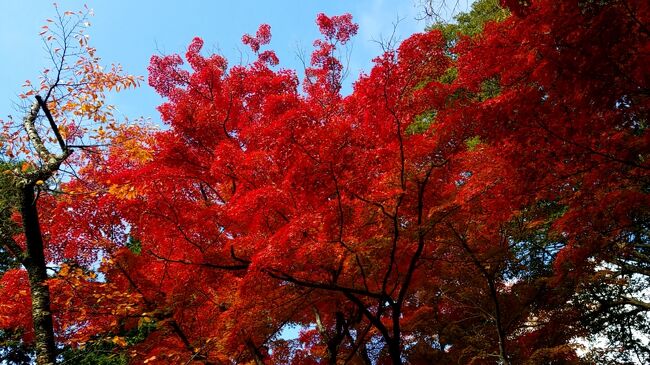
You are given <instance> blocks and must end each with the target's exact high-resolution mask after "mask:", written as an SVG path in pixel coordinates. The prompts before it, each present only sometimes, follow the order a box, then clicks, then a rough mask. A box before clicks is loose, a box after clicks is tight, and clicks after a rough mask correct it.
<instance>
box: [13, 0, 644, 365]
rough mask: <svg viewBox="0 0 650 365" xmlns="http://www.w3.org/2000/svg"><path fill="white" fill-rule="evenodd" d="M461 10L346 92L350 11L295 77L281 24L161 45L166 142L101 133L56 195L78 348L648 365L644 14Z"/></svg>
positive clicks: (55, 236)
mask: <svg viewBox="0 0 650 365" xmlns="http://www.w3.org/2000/svg"><path fill="white" fill-rule="evenodd" d="M457 20H458V21H457V23H455V24H434V25H433V26H431V27H430V29H428V30H427V31H425V32H423V33H419V34H415V35H413V36H411V37H409V38H408V39H406V40H404V41H403V42H402V43H401V44H399V46H398V47H397V48H395V49H391V48H388V49H386V50H385V52H384V53H383V54H382V55H380V56H379V57H377V58H376V59H375V60H374V67H373V68H372V69H371V70H370V71H369V72H368V73H367V74H363V75H361V76H360V77H359V78H358V80H356V81H355V83H354V87H353V91H352V93H351V94H350V95H342V93H341V79H342V76H343V75H344V74H345V69H344V65H343V63H342V62H341V60H339V59H338V58H337V57H336V55H337V54H338V52H337V51H338V50H339V49H341V48H342V47H346V44H347V43H348V42H349V41H350V39H351V38H352V37H353V36H354V35H355V34H356V32H357V30H358V26H357V25H356V24H355V23H354V21H353V19H352V17H351V16H350V15H349V14H344V15H338V16H328V15H325V14H319V15H318V16H317V17H316V24H317V26H318V28H319V30H320V32H321V34H322V36H321V38H320V39H318V40H316V41H315V42H314V51H313V53H312V55H311V58H310V59H309V60H308V64H307V65H306V66H305V70H304V71H305V72H304V74H305V77H304V79H302V80H300V79H299V76H298V73H297V72H296V71H294V70H288V69H284V68H282V67H281V66H280V65H281V63H280V60H279V59H278V57H277V56H276V54H275V53H274V52H273V51H272V50H270V49H268V46H269V44H270V42H271V28H270V26H269V25H266V24H263V25H261V26H260V27H259V29H258V30H257V31H256V32H255V34H246V35H244V36H243V38H242V42H243V43H244V44H245V45H247V46H249V47H250V49H251V52H253V53H254V54H255V60H254V61H253V62H251V63H250V64H246V65H237V64H235V65H229V64H228V61H227V60H226V59H225V58H223V57H222V56H220V55H218V54H212V55H206V54H204V53H202V47H203V41H202V40H201V39H200V38H195V39H194V40H192V42H191V43H190V45H189V46H188V49H187V51H186V53H185V54H184V55H176V54H172V55H166V56H153V57H152V58H151V61H150V66H149V78H148V82H149V85H151V86H152V87H153V88H154V89H155V90H156V91H157V92H158V93H159V94H160V95H161V96H162V97H163V98H165V102H164V103H163V104H162V105H160V107H159V108H158V110H159V112H160V115H161V118H162V120H163V121H164V123H166V128H164V129H162V130H153V129H147V128H145V127H143V126H137V125H132V126H122V127H119V128H115V129H113V130H112V132H111V133H107V134H106V135H104V134H103V133H104V132H102V131H95V132H94V133H95V134H96V135H98V136H99V137H98V138H102V140H104V141H106V142H107V143H106V145H107V146H106V147H97V148H94V149H92V153H90V154H87V155H86V156H87V157H84V158H83V159H80V160H79V161H78V163H77V165H76V167H77V173H76V174H75V176H74V177H73V178H70V179H68V180H67V181H65V182H59V183H57V184H56V187H57V189H53V190H56V191H47V190H46V189H42V194H41V195H40V197H39V198H38V200H37V205H38V209H39V212H40V216H41V230H42V236H43V237H44V244H45V247H44V254H45V259H46V262H48V263H55V264H56V265H57V272H56V274H55V275H51V276H50V277H49V279H48V280H47V283H48V284H47V285H48V287H49V291H50V293H51V296H52V313H53V320H54V325H53V328H54V334H55V336H56V342H57V344H59V345H60V346H59V347H64V346H65V351H63V352H62V353H61V354H60V355H59V358H60V359H66V360H67V361H71V362H74V361H79V363H82V361H87V362H89V363H117V364H122V363H147V364H167V363H174V364H176V363H181V364H183V363H185V364H232V363H251V364H256V365H260V364H343V363H351V364H367V365H369V364H459V363H460V364H592V363H608V364H609V363H611V364H630V363H635V362H637V363H644V362H647V361H650V352H649V351H648V342H647V341H648V329H649V326H650V298H649V297H648V293H647V288H648V284H650V251H649V250H650V243H649V241H648V237H649V235H648V230H649V226H650V196H649V193H650V174H649V173H648V170H649V169H650V165H649V164H648V158H649V157H650V156H649V154H650V143H649V142H650V140H649V133H648V130H647V123H648V112H649V107H650V72H649V70H648V67H647V65H648V63H649V62H650V31H649V29H650V28H649V25H648V24H649V21H650V4H649V3H648V2H646V1H641V0H638V1H637V0H609V1H578V0H572V1H552V0H533V1H502V2H501V3H497V2H496V1H492V0H480V1H477V2H476V3H475V4H474V6H473V10H472V11H470V12H469V13H467V14H462V15H460V16H458V17H457ZM126 80H128V81H127V85H125V86H131V84H132V83H133V84H134V83H135V81H134V79H132V78H127V79H126ZM110 85H112V86H114V85H113V84H110V83H109V87H112V86H110ZM79 105H86V104H83V103H79V104H75V105H73V106H71V107H70V108H71V109H70V110H75V109H74V108H75V107H79ZM57 107H61V106H60V105H54V106H52V107H51V109H53V110H54V109H56V108H57ZM81 108H83V106H81ZM9 171H10V173H11V171H14V170H9ZM23 172H24V171H23ZM18 174H19V171H18V170H16V172H15V173H14V175H16V176H18ZM14 175H11V176H14ZM8 176H9V175H8ZM47 178H49V176H47ZM44 180H47V179H44ZM41 184H43V182H42V181H41ZM41 184H38V185H36V182H34V183H33V185H31V187H32V189H38V186H40V185H41ZM33 191H34V190H32V194H33ZM0 193H2V195H0V208H2V209H3V210H2V214H3V215H2V216H0V218H2V219H3V222H5V221H9V220H11V219H12V218H11V217H12V215H11V214H10V213H9V212H10V209H11V206H15V205H16V203H15V202H12V200H11V199H13V198H12V197H11V196H10V195H5V193H4V191H0ZM5 206H7V207H9V208H6V209H5ZM7 209H9V210H7ZM5 216H6V217H5ZM12 227H13V228H12V229H14V231H12V232H11V234H9V235H5V236H6V237H16V238H15V240H17V241H18V242H19V244H22V241H20V239H21V238H20V237H22V236H21V234H22V233H21V229H22V231H23V232H24V231H26V230H27V228H26V227H25V225H24V224H22V225H21V223H20V222H15V223H14V224H13V225H12ZM5 236H3V239H6V237H5ZM10 248H11V247H10ZM0 254H2V255H4V254H5V251H0ZM23 266H25V265H23ZM5 270H6V271H5V273H4V275H3V276H2V279H1V281H0V328H3V329H5V330H6V331H18V333H24V334H25V336H24V339H25V341H28V342H29V341H30V338H29V336H28V334H29V333H31V330H30V328H31V326H32V319H31V317H30V310H29V308H28V306H29V303H30V301H31V299H30V287H29V281H28V280H27V278H28V276H27V273H26V272H25V270H24V269H23V268H19V267H18V266H17V265H15V264H10V265H9V266H7V267H6V268H5ZM32 290H33V289H32ZM31 297H33V294H32V296H31ZM16 313H20V315H16ZM287 328H294V329H296V328H297V329H298V330H299V335H298V337H297V338H295V339H294V338H289V337H288V336H287V335H286V329H287ZM21 331H22V332H21ZM581 343H587V346H586V347H584V348H583V347H582V345H581ZM596 344H602V346H601V347H598V346H596ZM613 349H615V351H613ZM0 354H1V353H0ZM74 359H77V360H74ZM80 359H83V360H80ZM100 361H101V362H100Z"/></svg>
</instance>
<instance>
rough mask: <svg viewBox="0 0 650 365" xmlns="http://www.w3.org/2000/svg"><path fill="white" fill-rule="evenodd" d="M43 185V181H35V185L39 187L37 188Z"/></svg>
mask: <svg viewBox="0 0 650 365" xmlns="http://www.w3.org/2000/svg"><path fill="white" fill-rule="evenodd" d="M44 183H45V182H44V181H43V180H38V181H36V185H39V186H40V185H43V184H44Z"/></svg>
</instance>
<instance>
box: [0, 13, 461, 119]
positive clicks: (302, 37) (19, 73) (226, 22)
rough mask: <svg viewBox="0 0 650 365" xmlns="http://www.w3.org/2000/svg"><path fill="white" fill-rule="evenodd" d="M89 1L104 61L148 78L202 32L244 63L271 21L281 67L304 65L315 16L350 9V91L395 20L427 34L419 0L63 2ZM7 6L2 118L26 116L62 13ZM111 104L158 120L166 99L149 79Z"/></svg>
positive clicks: (208, 48) (0, 65) (209, 44)
mask: <svg viewBox="0 0 650 365" xmlns="http://www.w3.org/2000/svg"><path fill="white" fill-rule="evenodd" d="M461 2H463V1H461ZM84 4H86V5H88V7H90V8H92V9H93V10H94V13H95V15H94V16H93V17H92V18H91V19H90V21H91V23H92V26H91V28H90V29H89V30H88V33H89V34H90V36H91V44H92V45H93V46H94V47H96V48H97V50H98V55H99V56H100V57H102V59H103V61H104V63H120V64H122V66H123V67H124V69H125V71H126V72H128V73H131V74H136V75H142V76H145V78H146V73H147V71H146V68H147V65H148V63H149V58H150V57H151V55H153V54H160V53H163V54H170V53H184V50H185V48H186V47H187V45H188V44H189V42H190V41H191V39H192V38H193V37H195V36H199V37H201V38H203V40H204V41H205V46H204V52H206V53H210V52H212V51H216V52H219V53H221V54H223V55H224V56H226V57H227V58H228V60H229V62H230V64H235V63H239V62H240V59H241V57H242V52H243V57H244V61H245V59H246V50H247V47H245V46H243V45H242V44H241V36H242V35H243V34H244V33H251V34H253V33H254V32H255V31H256V30H257V27H258V25H259V24H261V23H267V24H270V25H271V30H272V33H273V40H272V41H271V44H270V48H272V49H274V50H275V51H276V53H277V54H278V57H279V58H280V65H281V67H283V68H292V69H302V64H301V63H300V62H299V60H298V58H297V57H296V53H297V51H298V49H304V50H305V53H306V54H307V55H309V54H310V53H311V50H312V47H311V45H312V42H313V40H314V39H316V38H317V37H318V35H319V33H318V29H317V26H316V25H315V22H314V20H315V18H316V15H317V14H318V13H320V12H323V13H325V14H328V15H339V14H342V13H351V14H352V15H353V17H354V20H355V21H356V22H357V23H358V24H359V33H358V34H357V36H356V37H355V38H354V40H353V43H352V53H351V59H350V63H349V69H350V75H349V76H348V78H347V79H346V82H345V84H346V86H345V88H344V91H345V92H349V90H350V84H351V83H352V82H353V81H354V80H355V79H356V77H357V76H358V74H359V72H361V71H362V70H366V71H367V70H369V68H370V66H371V60H372V59H373V58H374V57H376V56H377V55H379V53H380V48H379V46H378V45H377V43H376V42H373V39H374V40H378V39H381V38H382V37H384V38H385V37H387V36H390V34H391V33H392V31H393V23H394V22H395V21H396V19H398V18H399V19H401V21H400V22H399V25H398V28H397V36H398V38H399V39H404V38H406V37H408V36H409V35H411V34H413V33H416V32H420V31H422V30H423V29H424V27H425V25H426V24H425V23H424V22H423V21H419V20H417V19H416V18H418V14H419V13H420V10H421V9H420V8H419V7H418V0H355V1H343V0H318V1H317V0H301V1H300V0H294V1H289V0H275V1H257V0H255V1H254V0H246V1H217V0H215V1H208V0H204V1H191V0H185V1H171V0H157V1H152V0H131V1H126V0H113V1H99V0H95V1H93V0H86V1H77V0H69V1H66V0H60V1H59V8H60V9H61V10H80V9H82V8H83V5H84ZM2 5H3V8H2V12H0V49H2V56H1V57H0V119H4V118H5V117H6V116H7V115H8V114H12V115H14V116H19V115H18V114H19V112H17V111H16V108H15V106H14V103H15V102H17V101H18V98H17V94H18V93H19V92H20V90H21V88H20V86H21V85H22V84H23V82H24V81H25V80H27V79H31V80H36V78H37V76H38V72H39V70H41V69H43V68H44V67H47V66H48V60H47V53H46V52H45V51H44V49H43V44H42V41H41V39H40V37H39V36H38V33H39V31H40V27H41V26H42V25H43V24H44V22H45V19H47V18H51V17H53V15H54V14H55V13H54V8H53V6H52V5H51V3H50V2H48V1H43V0H40V1H39V0H20V1H10V0H2ZM109 102H111V103H112V104H115V105H116V106H117V107H118V110H119V111H120V113H121V114H122V115H123V116H128V117H129V118H134V117H138V116H144V117H150V118H152V120H153V121H158V119H159V118H158V113H157V112H156V110H155V107H156V106H157V105H158V104H160V102H161V99H160V98H159V97H158V96H157V95H156V94H155V92H154V91H153V90H152V89H151V88H149V86H148V85H146V82H144V83H143V85H142V87H141V88H139V89H136V90H134V91H129V92H125V93H120V94H118V95H116V96H111V98H110V100H109ZM117 117H118V118H119V117H120V115H117Z"/></svg>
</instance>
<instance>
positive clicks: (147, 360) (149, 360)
mask: <svg viewBox="0 0 650 365" xmlns="http://www.w3.org/2000/svg"><path fill="white" fill-rule="evenodd" d="M156 358H157V357H156V355H154V356H152V357H150V358H148V359H146V360H144V363H145V364H147V363H149V362H151V361H154V360H156Z"/></svg>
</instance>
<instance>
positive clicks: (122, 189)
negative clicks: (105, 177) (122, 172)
mask: <svg viewBox="0 0 650 365" xmlns="http://www.w3.org/2000/svg"><path fill="white" fill-rule="evenodd" d="M108 193H109V194H111V195H113V196H115V197H116V198H118V199H123V200H130V199H135V198H136V197H137V196H138V195H140V194H139V193H138V191H137V190H136V189H135V187H134V186H133V185H129V184H125V185H117V184H113V185H111V186H109V187H108Z"/></svg>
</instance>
